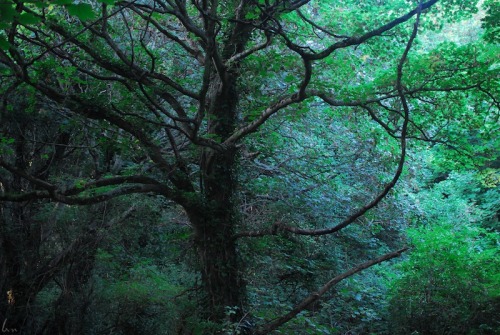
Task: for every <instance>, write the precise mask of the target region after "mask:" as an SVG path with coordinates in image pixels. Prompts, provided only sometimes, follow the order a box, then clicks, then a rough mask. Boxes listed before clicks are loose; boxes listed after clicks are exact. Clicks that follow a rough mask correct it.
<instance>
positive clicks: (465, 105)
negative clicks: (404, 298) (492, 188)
mask: <svg viewBox="0 0 500 335" xmlns="http://www.w3.org/2000/svg"><path fill="white" fill-rule="evenodd" d="M1 6H2V7H1V10H2V17H1V21H0V24H1V26H0V28H2V29H3V30H2V33H1V34H0V71H1V80H2V88H1V92H0V94H1V96H2V98H3V99H2V101H3V111H2V115H3V118H4V120H7V119H8V118H11V116H12V114H13V113H26V111H27V110H28V109H31V111H30V112H29V113H26V114H23V115H24V116H23V118H24V119H23V121H22V122H18V123H17V124H22V125H23V126H24V127H25V128H26V129H27V128H29V123H30V122H29V119H30V117H32V118H33V119H34V118H38V117H40V115H43V114H44V113H49V114H50V115H51V117H52V120H51V122H52V124H51V126H50V127H49V129H48V130H47V131H45V132H43V135H37V136H33V137H32V138H31V140H33V141H34V143H36V144H37V145H33V144H27V142H29V140H30V139H29V138H28V137H27V136H26V135H27V134H28V133H30V132H28V131H21V132H20V133H21V135H19V132H18V130H19V127H17V126H16V127H12V126H11V127H8V126H7V123H5V126H4V125H2V138H1V140H2V147H0V149H1V150H2V152H1V158H0V167H1V172H2V175H1V179H0V183H1V184H0V187H1V191H2V193H1V194H0V200H2V201H8V202H18V203H26V202H30V203H33V202H34V203H39V202H41V201H47V200H50V201H55V202H60V203H64V204H68V205H93V204H98V203H101V202H106V201H108V200H110V199H113V198H117V197H120V196H124V195H127V194H133V193H143V194H154V195H157V196H161V197H164V198H166V199H168V200H170V201H173V202H175V203H176V204H178V205H179V206H181V207H182V208H183V209H184V211H185V213H186V215H187V217H188V218H189V221H190V226H191V228H192V230H193V240H194V244H193V245H194V248H195V249H196V254H197V258H198V263H199V264H198V265H199V268H198V269H197V270H198V271H199V272H200V274H201V278H202V282H203V287H204V292H205V300H204V303H205V306H204V307H205V310H206V311H207V318H209V319H211V320H214V321H215V322H219V323H220V322H222V321H223V320H224V318H225V317H226V313H225V307H232V308H236V310H237V311H238V312H237V313H232V314H231V315H232V316H233V320H232V321H235V322H237V321H238V320H239V319H240V318H241V317H242V316H243V315H245V306H246V295H245V280H244V278H243V277H242V269H243V264H242V263H241V262H240V260H239V257H238V248H237V242H238V239H241V238H258V237H262V236H266V235H277V234H295V235H309V236H319V235H328V234H333V233H335V232H338V231H339V230H341V229H344V228H345V227H348V226H349V225H351V224H353V223H355V222H356V221H357V220H358V219H359V218H361V217H362V216H363V215H365V214H366V213H367V212H368V211H370V210H371V209H373V208H374V207H376V206H377V205H378V204H379V203H380V202H381V201H382V200H383V199H384V198H385V197H386V196H387V195H388V194H389V192H390V191H391V189H393V188H394V186H395V184H396V183H397V181H398V179H399V178H400V176H401V174H402V172H403V169H404V165H405V158H406V151H407V148H406V146H407V141H408V140H409V139H415V140H421V141H425V142H428V143H432V144H440V145H443V146H448V147H451V146H453V148H454V150H455V151H459V150H467V145H470V141H469V142H468V139H464V138H461V135H462V134H463V133H464V131H463V130H464V129H466V128H467V127H470V128H474V127H475V126H476V125H477V122H478V121H477V120H479V119H482V120H483V121H484V123H485V124H488V123H491V122H492V121H494V120H493V119H492V117H491V115H493V114H494V113H495V111H496V112H497V111H498V101H497V100H496V94H497V93H498V92H496V91H495V90H497V89H498V87H497V86H496V85H495V81H494V79H495V75H496V73H497V70H496V68H494V67H493V68H492V64H493V63H494V61H495V60H494V55H492V53H491V51H490V52H489V53H488V50H487V47H479V46H464V47H462V48H460V47H457V46H454V45H445V46H442V47H441V48H440V49H439V50H438V51H435V52H433V51H432V49H433V48H434V47H435V45H432V43H431V42H430V41H427V43H428V45H424V46H423V47H422V46H421V47H420V50H422V53H420V54H418V55H414V56H412V55H411V49H412V47H413V46H414V45H415V44H416V43H417V42H418V43H426V42H425V40H422V41H418V39H417V33H419V32H420V31H425V29H430V30H432V29H438V28H439V25H440V22H442V21H457V20H460V19H461V18H464V17H467V16H468V15H469V14H470V13H473V12H475V11H476V10H477V8H476V7H475V6H476V1H465V0H464V1H447V0H443V1H438V0H430V1H420V2H419V1H403V0H393V1H377V2H375V1H373V2H370V3H361V4H356V2H351V1H338V2H335V3H325V2H316V1H310V0H291V1H288V0H281V1H280V0H276V1H260V0H241V1H208V0H207V1H205V0H203V1H196V0H193V1H180V0H179V1H177V0H165V1H159V0H158V1H157V0H154V1H120V2H114V1H110V0H103V1H98V2H89V3H77V4H74V3H72V2H71V1H64V0H63V1H54V2H51V3H46V2H37V1H35V2H20V1H13V2H12V3H10V2H7V3H6V4H2V5H1ZM469 94H473V95H472V97H469ZM329 108H331V110H333V112H328V111H327V110H328V109H329ZM313 109H314V110H316V112H317V111H318V110H324V113H331V114H329V115H330V117H334V118H335V117H342V115H344V116H346V115H353V117H354V118H359V120H360V121H359V122H362V123H363V125H368V126H366V128H363V129H365V131H366V132H367V141H368V138H369V137H370V135H373V136H372V137H373V139H374V141H376V140H378V139H379V138H380V134H381V133H380V131H379V130H383V131H384V132H385V134H386V135H387V138H386V139H385V141H388V142H390V143H391V145H390V146H388V148H392V152H391V155H392V156H391V157H392V160H393V162H394V172H393V175H392V176H391V177H390V178H389V179H388V180H385V181H384V182H383V183H380V184H381V185H380V189H379V190H373V191H372V194H371V197H370V199H368V200H367V201H366V202H365V203H364V204H362V205H360V206H359V208H357V209H352V211H351V212H347V213H345V215H344V218H342V219H339V221H338V222H332V223H331V224H330V225H329V226H328V227H314V226H312V227H306V228H305V227H304V226H303V225H302V226H300V227H299V226H295V225H293V224H288V223H286V222H280V221H276V222H270V223H269V225H268V226H267V227H251V226H250V227H249V226H247V227H244V226H243V225H241V224H240V223H241V219H242V213H241V211H240V203H239V201H240V197H239V193H238V189H239V188H238V187H239V184H238V174H239V173H240V162H241V160H251V159H253V158H255V157H256V156H257V155H258V154H259V153H258V152H250V151H249V150H248V146H247V144H248V141H253V140H255V139H256V138H257V137H256V136H257V134H259V132H262V131H265V130H263V129H264V127H265V125H266V124H268V123H269V122H271V121H274V120H277V119H280V118H281V119H283V120H287V125H288V126H291V127H298V128H300V127H301V117H300V115H303V114H304V113H307V110H313ZM30 113H31V114H32V116H30ZM55 116H57V118H56V119H54V117H55ZM349 118H350V116H349ZM9 120H10V119H9ZM318 122H324V120H322V121H318ZM474 122H476V123H474ZM277 124H278V125H277V127H279V126H280V125H279V123H277ZM11 125H12V123H11ZM481 126H484V125H481ZM370 127H371V128H370ZM370 129H372V130H373V129H376V130H373V133H372V134H370V133H369V132H370ZM14 134H18V135H14ZM38 134H40V133H38ZM264 135H265V134H264ZM476 135H477V136H480V135H481V133H480V132H479V133H478V134H476ZM268 145H270V146H272V145H273V143H272V142H270V143H269V144H268ZM460 145H462V147H459V146H460ZM27 146H29V148H30V149H28V148H27ZM388 150H389V149H388ZM85 155H87V156H88V159H87V162H86V163H85V164H84V165H82V168H81V169H79V170H75V169H74V168H73V169H65V168H64V167H65V164H69V163H65V162H71V160H73V161H74V160H75V159H76V158H75V157H78V159H82V157H84V156H85ZM82 162H83V161H82ZM2 207H3V206H2ZM6 208H7V207H6ZM2 210H4V209H2ZM5 210H7V209H5ZM16 211H20V209H12V210H10V209H9V213H11V212H12V213H16ZM9 215H10V214H9ZM13 215H14V214H13ZM13 215H11V217H13ZM14 216H15V215H14ZM21 216H22V215H17V219H18V220H21V219H22V218H21ZM12 224H13V221H12V222H8V220H4V222H2V231H4V230H5V231H8V229H9V227H10V226H11V225H12ZM257 228H258V229H257ZM4 236H7V235H2V237H1V238H2V239H3V240H2V241H1V246H2V248H4V252H5V257H3V258H1V259H2V261H3V263H4V264H2V265H1V266H2V268H3V269H4V271H5V273H6V274H7V275H6V276H5V278H11V279H12V280H11V282H9V281H6V282H2V292H6V291H9V292H11V293H12V294H13V296H14V297H24V298H23V299H19V301H29V299H30V298H29V297H28V296H29V295H30V294H33V292H27V289H25V288H23V287H19V286H17V285H18V284H17V283H16V282H14V280H15V279H16V278H18V277H16V271H19V269H18V267H13V266H11V264H12V262H11V261H10V263H9V260H12V259H14V258H15V257H16V255H15V254H12V252H11V255H10V256H9V250H12V243H11V242H12V241H11V240H9V239H8V238H6V237H4ZM404 250H405V249H404V248H402V249H400V250H397V251H395V252H391V253H388V254H386V255H383V256H381V257H379V258H376V259H373V260H370V261H367V262H366V263H363V264H360V265H359V266H357V267H355V268H353V269H351V270H349V271H347V272H345V273H343V274H340V275H339V276H337V277H335V278H333V279H332V280H331V281H329V282H328V283H326V284H325V285H324V286H323V287H321V288H319V289H318V291H317V292H314V293H311V295H310V296H308V297H306V298H305V299H304V300H303V301H302V302H301V303H300V304H298V305H297V306H296V307H295V308H294V309H293V310H291V311H290V312H289V313H287V314H286V315H284V316H282V317H280V318H278V319H276V320H275V321H274V322H271V323H269V324H267V325H265V326H263V327H261V328H260V329H258V330H257V332H259V333H267V332H270V331H272V330H273V329H276V328H277V327H279V326H280V325H282V324H283V323H284V322H287V321H288V320H290V319H292V318H293V317H294V316H296V315H297V314H298V313H299V312H300V311H302V310H304V309H305V308H307V306H309V305H310V304H312V303H314V302H315V301H316V300H318V299H319V298H320V297H321V295H323V294H324V293H325V292H326V291H327V290H328V289H330V288H331V287H332V286H333V285H335V284H336V283H337V282H339V281H340V280H342V279H344V278H346V277H348V276H350V275H352V274H354V273H356V272H359V271H361V270H363V269H365V268H367V267H370V266H372V265H374V264H377V263H380V262H382V261H384V260H388V259H391V258H394V257H397V256H399V255H400V254H401V253H402V252H403V251H404ZM19 266H21V265H19ZM44 278H49V277H47V276H45V277H44ZM27 295H28V296H27ZM11 302H12V301H11ZM11 310H12V306H10V305H9V304H8V303H2V313H11V314H12V313H13V312H12V311H11ZM7 315H9V314H7Z"/></svg>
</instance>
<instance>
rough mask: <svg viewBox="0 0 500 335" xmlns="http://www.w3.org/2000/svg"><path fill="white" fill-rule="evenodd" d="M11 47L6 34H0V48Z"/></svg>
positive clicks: (6, 48)
mask: <svg viewBox="0 0 500 335" xmlns="http://www.w3.org/2000/svg"><path fill="white" fill-rule="evenodd" d="M9 47H10V44H9V41H7V39H6V38H5V36H2V35H0V50H8V49H9Z"/></svg>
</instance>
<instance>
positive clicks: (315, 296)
mask: <svg viewBox="0 0 500 335" xmlns="http://www.w3.org/2000/svg"><path fill="white" fill-rule="evenodd" d="M406 250H408V248H407V247H405V248H402V249H399V250H397V251H394V252H390V253H387V254H385V255H383V256H380V257H378V258H375V259H372V260H370V261H367V262H365V263H362V264H359V265H358V266H356V267H354V268H352V269H350V270H348V271H346V272H344V273H342V274H340V275H338V276H336V277H335V278H332V279H331V280H330V281H329V282H327V283H326V284H325V285H323V286H322V287H320V288H319V289H318V290H317V291H316V292H313V293H311V294H310V295H308V296H307V297H306V298H305V299H303V300H302V301H301V302H300V303H299V304H298V305H297V306H295V307H294V308H293V309H292V310H291V311H290V312H288V313H286V314H285V315H283V316H280V317H279V318H277V319H276V320H274V321H272V322H269V323H267V324H265V325H264V326H262V327H260V328H259V329H258V330H257V332H256V334H257V335H264V334H269V333H270V332H272V331H273V330H276V329H278V328H279V327H281V326H282V325H284V324H285V323H287V322H288V321H290V320H292V319H293V318H294V317H296V316H297V314H299V313H300V312H302V311H303V310H305V309H306V308H307V307H308V306H309V305H311V304H312V303H314V302H315V301H318V300H319V299H320V298H321V296H323V295H324V294H325V293H326V292H328V291H329V290H330V289H331V288H332V287H333V286H335V285H337V284H338V283H339V282H341V281H342V280H344V279H346V278H349V277H351V276H353V275H355V274H356V273H358V272H361V271H363V270H365V269H368V268H369V267H372V266H374V265H376V264H380V263H382V262H385V261H388V260H390V259H393V258H396V257H399V256H401V254H402V253H403V252H405V251H406Z"/></svg>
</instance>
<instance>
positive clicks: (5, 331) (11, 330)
mask: <svg viewBox="0 0 500 335" xmlns="http://www.w3.org/2000/svg"><path fill="white" fill-rule="evenodd" d="M17 332H18V330H17V328H7V319H5V320H3V323H2V334H15V333H17Z"/></svg>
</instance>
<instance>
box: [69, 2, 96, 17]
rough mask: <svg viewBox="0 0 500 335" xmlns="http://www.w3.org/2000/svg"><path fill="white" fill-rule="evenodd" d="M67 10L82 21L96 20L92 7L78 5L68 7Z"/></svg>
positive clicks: (83, 4) (82, 4)
mask: <svg viewBox="0 0 500 335" xmlns="http://www.w3.org/2000/svg"><path fill="white" fill-rule="evenodd" d="M66 9H67V10H68V13H69V14H70V15H74V16H76V17H77V18H79V19H80V20H82V21H86V20H91V19H93V18H95V12H94V10H93V8H92V6H91V5H89V4H86V3H79V4H76V5H66Z"/></svg>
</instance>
